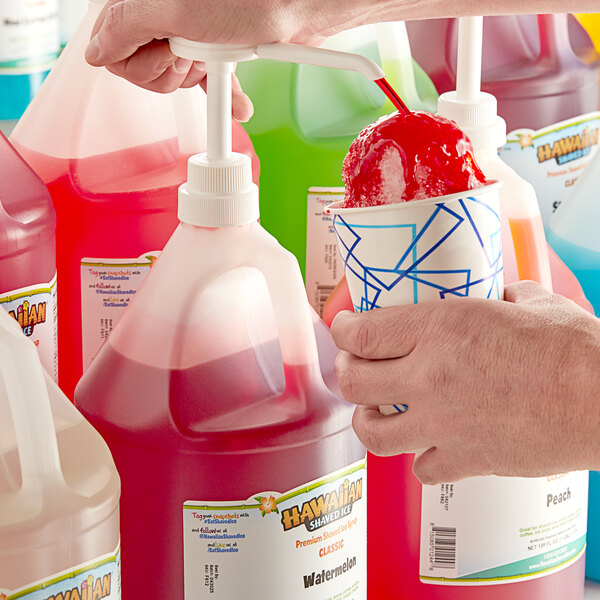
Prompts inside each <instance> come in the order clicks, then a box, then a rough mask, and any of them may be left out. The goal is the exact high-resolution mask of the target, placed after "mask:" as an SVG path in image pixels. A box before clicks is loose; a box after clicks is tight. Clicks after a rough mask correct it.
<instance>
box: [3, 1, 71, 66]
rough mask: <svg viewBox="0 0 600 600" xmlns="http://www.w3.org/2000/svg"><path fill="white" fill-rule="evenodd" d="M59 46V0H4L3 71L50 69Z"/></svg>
mask: <svg viewBox="0 0 600 600" xmlns="http://www.w3.org/2000/svg"><path fill="white" fill-rule="evenodd" d="M59 48H60V37H59V23H58V0H0V74H14V75H16V74H19V73H30V72H31V71H32V70H45V69H49V68H50V67H51V66H52V64H53V62H54V61H55V60H56V57H57V55H58V51H59Z"/></svg>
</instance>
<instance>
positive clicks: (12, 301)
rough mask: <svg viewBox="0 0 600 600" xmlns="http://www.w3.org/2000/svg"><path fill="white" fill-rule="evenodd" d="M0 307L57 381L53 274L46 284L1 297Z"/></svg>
mask: <svg viewBox="0 0 600 600" xmlns="http://www.w3.org/2000/svg"><path fill="white" fill-rule="evenodd" d="M0 305H1V306H3V307H4V309H5V310H6V311H7V312H8V314H9V315H10V316H11V317H13V318H14V319H15V321H16V322H17V323H18V324H19V325H20V326H21V329H22V330H23V333H24V334H25V335H26V336H27V337H28V338H29V339H30V340H31V341H32V342H33V343H34V344H35V346H36V348H37V350H38V354H39V355H40V360H41V361H42V365H43V366H44V368H45V369H46V371H48V373H50V375H51V376H52V377H53V378H54V381H57V380H58V344H57V329H56V326H57V320H56V314H57V313H56V311H57V308H56V275H55V276H54V277H53V278H52V281H50V282H48V283H39V284H37V285H30V286H28V287H24V288H20V289H18V290H12V291H10V292H8V293H7V294H2V295H1V296H0Z"/></svg>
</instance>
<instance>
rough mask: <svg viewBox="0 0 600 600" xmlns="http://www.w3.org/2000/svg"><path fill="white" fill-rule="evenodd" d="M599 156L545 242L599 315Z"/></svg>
mask: <svg viewBox="0 0 600 600" xmlns="http://www.w3.org/2000/svg"><path fill="white" fill-rule="evenodd" d="M599 189H600V153H598V154H596V155H595V156H594V158H593V159H592V162H591V163H590V164H589V166H588V167H586V169H585V171H584V172H583V174H582V175H581V177H580V178H579V179H578V180H577V183H576V184H575V185H574V186H573V188H572V189H571V193H570V194H569V196H567V198H566V199H565V201H564V202H563V203H562V204H561V205H560V207H559V209H558V210H557V211H556V213H554V215H552V218H551V219H550V226H549V228H548V240H549V242H550V243H551V244H552V247H553V248H554V249H555V250H556V252H557V253H558V255H559V256H560V257H561V258H562V259H563V260H564V261H565V263H566V264H567V265H568V266H569V268H570V269H571V270H572V271H573V273H575V275H576V276H577V279H578V280H579V282H580V283H581V285H582V286H583V290H584V292H585V295H586V296H587V298H588V299H589V300H590V302H591V303H592V304H593V306H594V311H595V313H596V315H598V314H600V243H599V239H598V230H597V227H596V223H597V222H598V220H597V219H598V218H600V207H599V203H598V190H599ZM599 505H600V473H598V472H597V471H592V472H590V509H589V517H588V546H587V555H586V575H587V577H590V578H592V579H596V580H599V581H600V513H599V512H598V506H599Z"/></svg>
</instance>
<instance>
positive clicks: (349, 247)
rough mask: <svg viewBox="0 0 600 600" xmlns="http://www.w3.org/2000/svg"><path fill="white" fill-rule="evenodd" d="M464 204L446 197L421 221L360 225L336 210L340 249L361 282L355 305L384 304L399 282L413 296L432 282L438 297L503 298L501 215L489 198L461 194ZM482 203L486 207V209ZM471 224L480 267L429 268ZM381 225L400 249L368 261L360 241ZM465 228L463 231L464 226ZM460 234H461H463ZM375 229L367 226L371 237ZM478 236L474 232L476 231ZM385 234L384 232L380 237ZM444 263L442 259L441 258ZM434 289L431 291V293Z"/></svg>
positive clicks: (348, 270) (416, 299)
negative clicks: (483, 228) (481, 224)
mask: <svg viewBox="0 0 600 600" xmlns="http://www.w3.org/2000/svg"><path fill="white" fill-rule="evenodd" d="M458 204H459V206H460V209H456V201H454V202H452V206H453V207H455V209H453V208H450V207H449V206H448V205H446V204H445V203H444V202H439V203H436V204H432V205H431V214H430V216H429V217H428V219H427V220H426V222H425V223H424V224H423V225H422V226H421V227H419V226H418V225H417V224H416V223H392V224H385V225H361V224H356V223H350V222H348V221H346V220H345V219H344V218H343V217H342V216H341V215H339V214H336V215H335V216H334V220H333V228H334V231H335V233H336V236H337V238H338V242H339V243H338V249H339V252H340V255H341V258H342V260H343V262H344V266H345V271H346V275H347V276H348V277H349V278H350V277H352V275H354V277H355V278H357V279H358V280H359V281H361V282H362V288H363V289H362V294H361V298H360V304H358V305H356V303H355V305H354V309H355V311H356V312H364V311H367V310H371V309H374V308H379V307H380V306H381V305H380V304H379V302H380V301H381V297H382V294H384V295H385V294H386V292H389V291H391V290H393V289H394V288H395V287H396V286H400V285H403V286H409V285H410V286H411V287H412V301H413V303H417V302H419V295H420V290H423V289H424V287H425V288H429V291H431V290H432V289H433V290H435V291H436V292H437V294H436V296H439V298H442V299H443V298H447V297H449V296H458V297H467V296H471V295H474V296H476V297H479V298H482V297H484V298H494V299H499V298H501V297H502V295H503V287H502V285H501V280H499V276H500V275H501V274H502V244H501V236H500V215H499V214H498V213H497V211H495V210H494V209H493V208H492V207H490V206H489V205H488V204H486V203H485V202H483V201H482V200H480V199H478V198H474V197H467V198H462V199H460V200H459V201H458ZM482 208H483V209H484V211H483V212H482ZM486 211H491V213H492V214H493V217H494V222H495V223H497V229H495V224H494V231H493V232H492V233H491V234H490V232H489V229H490V224H489V213H488V214H487V215H486V214H485V213H486ZM482 214H483V215H484V216H485V218H487V219H488V222H487V223H486V229H487V231H486V233H485V234H481V233H480V231H479V227H478V225H477V222H478V220H479V219H480V218H481V216H482ZM465 227H467V228H470V229H471V231H470V232H469V234H471V238H472V239H473V252H477V253H479V255H480V256H478V257H475V260H474V261H473V262H478V264H479V266H480V269H479V271H478V272H477V273H474V272H473V269H472V268H470V265H465V267H464V268H454V269H431V268H427V267H428V263H435V262H439V261H436V253H437V252H444V251H445V249H446V248H447V247H448V242H450V241H451V239H452V236H453V235H457V232H459V231H460V230H461V229H463V228H465ZM374 229H377V230H379V231H378V232H377V235H378V237H379V236H388V239H387V240H386V247H388V246H390V243H389V241H390V239H392V238H389V236H394V237H393V244H394V245H395V246H394V247H395V248H396V255H395V256H391V255H383V256H381V257H380V258H378V262H377V264H368V265H367V264H364V262H363V260H361V258H360V256H361V254H363V255H364V252H363V251H361V250H362V248H361V242H362V241H363V237H365V234H366V231H365V230H374ZM438 229H439V231H438V234H437V237H435V238H434V239H431V238H432V236H431V232H432V231H436V230H438ZM463 233H464V232H463ZM459 235H460V234H459ZM372 236H373V232H372V231H371V232H369V238H370V241H369V242H368V243H370V244H372V243H373V237H372ZM473 236H474V237H473ZM380 239H381V238H380ZM441 262H442V263H443V262H444V261H441ZM429 295H431V294H429Z"/></svg>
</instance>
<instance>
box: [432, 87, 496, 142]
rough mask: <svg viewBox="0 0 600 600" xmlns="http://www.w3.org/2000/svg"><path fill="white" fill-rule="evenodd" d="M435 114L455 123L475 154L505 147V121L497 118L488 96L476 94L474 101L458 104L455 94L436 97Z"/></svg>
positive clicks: (448, 93)
mask: <svg viewBox="0 0 600 600" xmlns="http://www.w3.org/2000/svg"><path fill="white" fill-rule="evenodd" d="M438 114H439V115H441V116H442V117H446V118H447V119H452V120H453V121H456V123H457V125H458V126H459V127H460V128H461V129H462V130H463V131H464V132H465V133H466V134H467V136H468V137H469V139H470V140H471V143H472V144H473V149H474V150H476V151H479V150H492V149H493V150H496V149H498V148H500V147H501V146H504V144H506V122H505V121H504V119H503V118H502V117H499V116H498V103H497V101H496V98H495V97H494V96H492V94H487V93H486V92H479V100H478V101H477V102H459V101H458V100H457V94H456V92H446V93H445V94H442V95H441V96H440V97H439V100H438Z"/></svg>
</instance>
